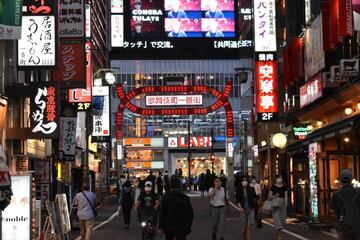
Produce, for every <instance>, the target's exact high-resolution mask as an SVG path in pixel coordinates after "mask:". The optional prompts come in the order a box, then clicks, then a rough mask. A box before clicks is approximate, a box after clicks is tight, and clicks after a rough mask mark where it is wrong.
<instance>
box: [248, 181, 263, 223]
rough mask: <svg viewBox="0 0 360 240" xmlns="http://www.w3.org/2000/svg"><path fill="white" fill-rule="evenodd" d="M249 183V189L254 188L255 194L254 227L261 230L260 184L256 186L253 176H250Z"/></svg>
mask: <svg viewBox="0 0 360 240" xmlns="http://www.w3.org/2000/svg"><path fill="white" fill-rule="evenodd" d="M250 179H251V182H250V187H252V188H254V191H255V193H256V197H257V200H256V204H255V221H256V226H257V227H258V228H262V221H261V211H260V208H261V206H262V202H261V186H260V184H258V183H257V182H256V177H255V176H251V178H250Z"/></svg>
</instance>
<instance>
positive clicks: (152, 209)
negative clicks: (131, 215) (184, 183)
mask: <svg viewBox="0 0 360 240" xmlns="http://www.w3.org/2000/svg"><path fill="white" fill-rule="evenodd" d="M159 205H160V199H159V196H158V195H157V194H156V193H155V191H154V190H153V183H152V182H151V181H146V182H145V187H144V191H142V192H141V193H140V196H139V197H138V199H137V201H136V204H135V209H137V210H139V215H140V222H141V223H142V222H146V221H148V219H151V221H152V223H151V224H152V226H153V228H154V231H155V230H156V223H157V210H158V209H159ZM143 236H144V233H143Z"/></svg>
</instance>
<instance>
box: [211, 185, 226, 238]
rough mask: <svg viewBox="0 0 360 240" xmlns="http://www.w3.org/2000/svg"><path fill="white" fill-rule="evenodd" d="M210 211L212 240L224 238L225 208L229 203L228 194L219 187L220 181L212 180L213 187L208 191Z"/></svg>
mask: <svg viewBox="0 0 360 240" xmlns="http://www.w3.org/2000/svg"><path fill="white" fill-rule="evenodd" d="M209 197H210V208H211V209H210V210H211V220H212V239H213V240H216V239H217V238H216V237H217V236H220V240H224V238H225V207H226V206H227V203H228V201H229V199H230V198H229V194H228V193H227V192H226V189H225V188H223V187H221V179H220V178H216V179H215V180H214V187H212V188H210V189H209Z"/></svg>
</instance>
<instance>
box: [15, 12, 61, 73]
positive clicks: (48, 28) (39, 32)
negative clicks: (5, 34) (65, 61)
mask: <svg viewBox="0 0 360 240" xmlns="http://www.w3.org/2000/svg"><path fill="white" fill-rule="evenodd" d="M21 31H22V34H21V35H22V37H21V39H20V40H19V41H18V65H19V66H20V67H49V66H55V65H56V51H57V50H56V47H55V39H56V36H55V16H23V18H22V30H21Z"/></svg>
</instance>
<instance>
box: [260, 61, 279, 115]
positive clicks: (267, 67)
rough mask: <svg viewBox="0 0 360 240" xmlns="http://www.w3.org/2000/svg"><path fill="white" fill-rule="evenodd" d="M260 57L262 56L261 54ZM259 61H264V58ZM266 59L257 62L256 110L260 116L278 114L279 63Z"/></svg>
mask: <svg viewBox="0 0 360 240" xmlns="http://www.w3.org/2000/svg"><path fill="white" fill-rule="evenodd" d="M259 56H261V54H259ZM265 56H266V55H265ZM259 59H262V57H261V58H259ZM265 59H266V60H262V61H256V70H255V71H256V110H257V113H260V114H263V113H277V112H278V89H277V88H278V84H277V63H276V62H275V61H273V60H270V59H268V58H265ZM264 120H266V119H264ZM267 120H270V119H267Z"/></svg>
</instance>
